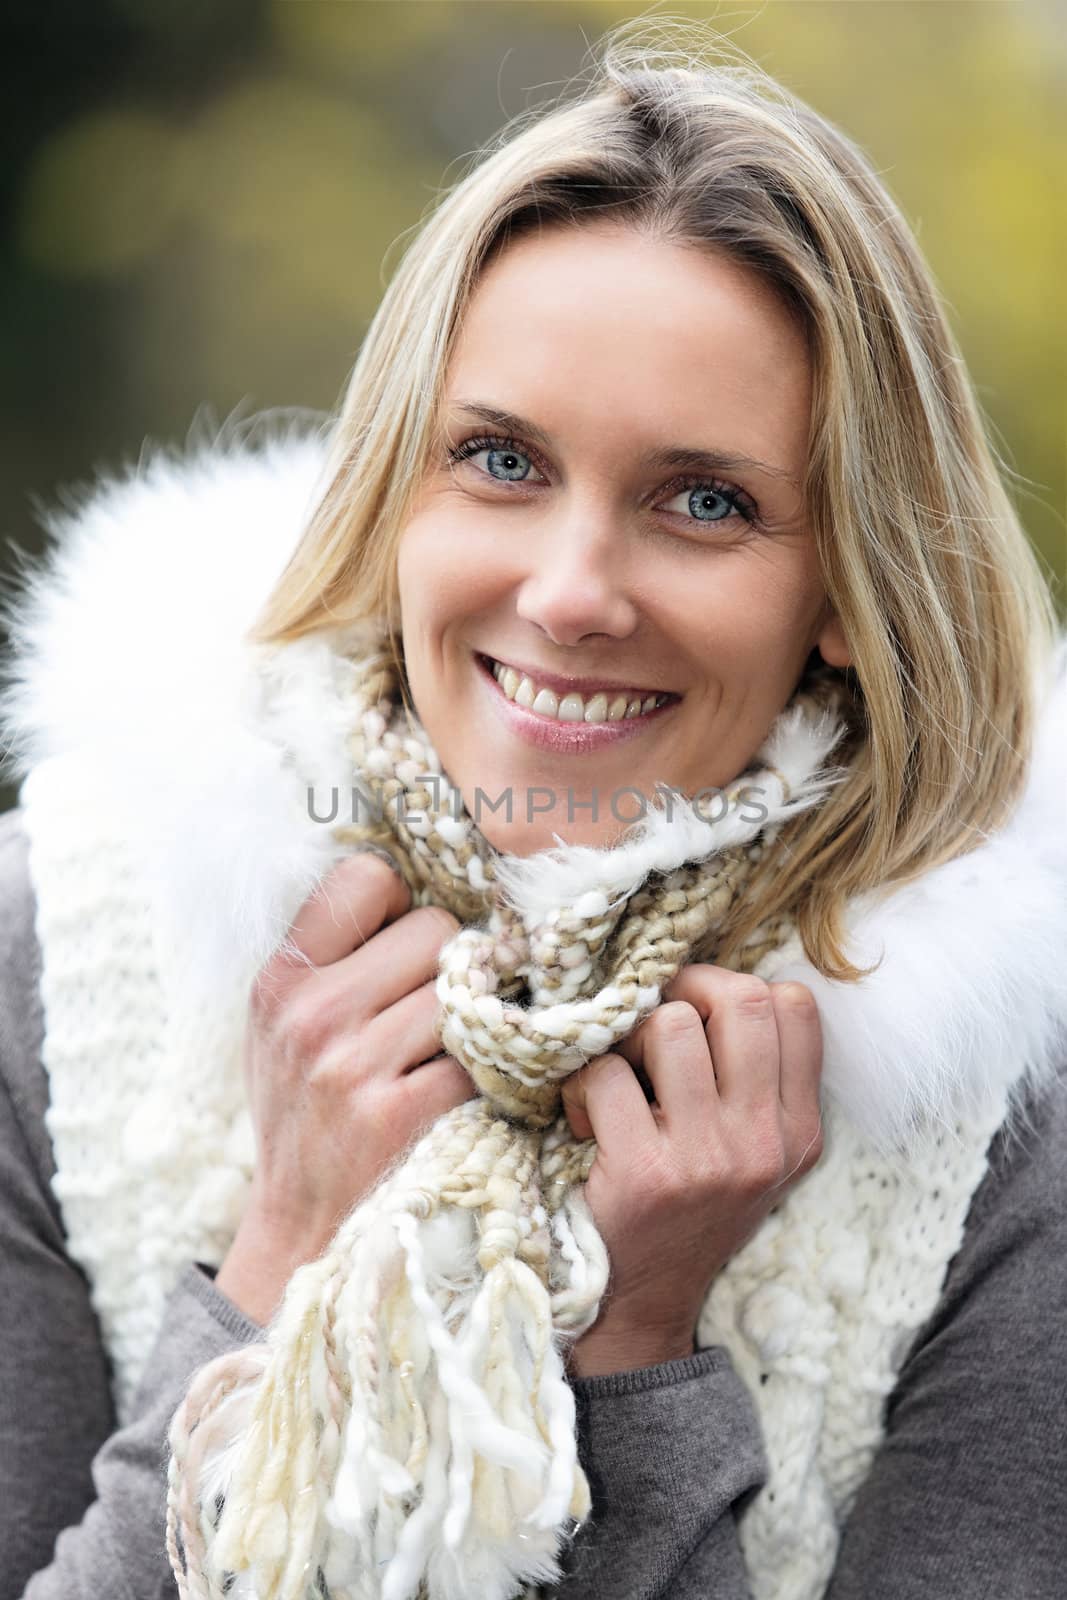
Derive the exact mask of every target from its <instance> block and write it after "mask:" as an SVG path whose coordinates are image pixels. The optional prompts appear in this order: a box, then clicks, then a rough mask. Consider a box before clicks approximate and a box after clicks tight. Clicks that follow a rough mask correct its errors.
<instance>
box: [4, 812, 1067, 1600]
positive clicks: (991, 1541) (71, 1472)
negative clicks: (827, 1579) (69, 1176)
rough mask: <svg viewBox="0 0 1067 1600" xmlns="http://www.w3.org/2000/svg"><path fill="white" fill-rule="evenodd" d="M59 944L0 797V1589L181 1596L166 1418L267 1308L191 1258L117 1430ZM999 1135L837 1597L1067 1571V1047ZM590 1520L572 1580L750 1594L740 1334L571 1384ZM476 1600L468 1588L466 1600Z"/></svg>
mask: <svg viewBox="0 0 1067 1600" xmlns="http://www.w3.org/2000/svg"><path fill="white" fill-rule="evenodd" d="M39 979H40V951H39V948H38V945H37V941H36V937H35V933H34V901H33V892H32V888H31V886H30V882H29V877H28V873H27V863H26V839H25V835H24V833H23V832H22V829H21V825H20V819H19V815H18V813H17V812H13V813H9V814H8V815H6V816H4V817H0V1600H176V1596H177V1586H176V1584H175V1582H174V1579H173V1576H172V1575H171V1571H170V1567H169V1564H168V1561H167V1557H166V1554H165V1549H164V1496H165V1460H166V1443H165V1435H166V1429H167V1425H168V1423H169V1421H170V1418H171V1415H172V1414H173V1411H174V1409H175V1407H176V1406H177V1404H178V1401H179V1399H180V1398H181V1395H182V1393H183V1390H184V1386H185V1384H186V1382H187V1380H188V1379H189V1377H190V1376H191V1374H192V1373H193V1372H194V1371H195V1369H196V1368H197V1367H199V1366H200V1365H202V1364H203V1363H204V1362H205V1361H208V1360H211V1359H212V1358H213V1357H215V1356H217V1355H220V1354H222V1353H223V1352H225V1351H227V1350H232V1349H235V1348H237V1347H238V1346H240V1345H242V1344H245V1343H247V1342H249V1341H251V1340H254V1339H257V1338H262V1336H263V1334H262V1329H260V1328H259V1327H257V1326H256V1324H255V1323H253V1322H251V1321H250V1320H249V1319H248V1318H247V1317H246V1316H244V1315H243V1313H242V1312H240V1311H239V1310H238V1309H237V1307H236V1306H234V1305H233V1304H232V1302H231V1301H229V1300H228V1299H227V1298H226V1296H225V1295H223V1294H222V1293H221V1291H220V1290H218V1289H217V1288H216V1287H215V1285H214V1282H213V1276H214V1274H213V1270H212V1269H211V1268H210V1267H209V1266H206V1265H204V1264H203V1263H200V1262H192V1261H191V1262H189V1263H188V1265H187V1266H186V1268H185V1271H184V1273H183V1275H182V1277H181V1279H180V1280H179V1282H178V1283H177V1285H176V1287H175V1289H174V1291H173V1293H172V1294H171V1296H170V1299H169V1301H168V1303H167V1308H166V1313H165V1316H164V1320H163V1325H162V1328H161V1331H160V1334H159V1338H158V1341H157V1343H156V1346H155V1349H154V1351H153V1353H152V1356H151V1359H150V1361H149V1363H148V1366H147V1368H146V1370H145V1373H144V1376H143V1379H142V1382H141V1385H140V1389H139V1392H138V1396H137V1400H136V1414H135V1417H134V1420H133V1421H132V1422H131V1423H130V1424H129V1425H128V1426H126V1427H124V1428H121V1429H116V1426H115V1416H114V1412H113V1408H112V1403H111V1398H110V1391H109V1385H108V1365H107V1357H106V1355H105V1352H104V1349H103V1346H102V1343H101V1339H100V1331H99V1327H98V1324H97V1320H96V1316H95V1314H94V1312H93V1309H92V1306H91V1303H90V1298H89V1290H88V1284H87V1282H86V1279H85V1277H84V1274H83V1273H82V1271H81V1269H80V1268H79V1267H78V1266H77V1265H76V1264H75V1263H74V1262H73V1261H72V1260H71V1258H70V1257H69V1256H68V1254H67V1252H66V1248H65V1241H64V1233H63V1224H62V1219H61V1216H60V1212H59V1208H58V1205H57V1202H56V1200H55V1197H54V1195H53V1194H52V1190H51V1186H50V1185H51V1178H52V1175H53V1173H54V1171H55V1162H54V1159H53V1155H52V1149H51V1144H50V1140H49V1136H48V1132H47V1129H46V1127H45V1124H44V1113H45V1110H46V1108H47V1104H48V1084H47V1079H46V1076H45V1071H44V1067H43V1065H42V1062H41V1043H42V1036H43V1017H42V1012H41V1004H40V997H39ZM1028 1112H1029V1125H1028V1127H1027V1128H1026V1129H1025V1131H1024V1133H1023V1134H1022V1135H1021V1136H1018V1135H1016V1136H1014V1137H1008V1136H1006V1134H1005V1133H1004V1132H1002V1133H1001V1134H999V1135H998V1136H997V1138H996V1139H995V1140H994V1142H993V1145H992V1146H991V1149H990V1166H989V1171H988V1172H987V1173H986V1176H985V1178H984V1179H983V1182H982V1184H981V1186H980V1188H979V1189H978V1191H977V1193H976V1195H975V1198H974V1200H973V1202H972V1205H971V1210H970V1214H969V1216H968V1221H967V1229H966V1235H965V1239H964V1243H963V1246H962V1248H961V1249H960V1251H959V1252H958V1254H957V1256H956V1257H955V1259H954V1261H953V1262H952V1264H951V1266H950V1268H949V1272H948V1275H947V1278H946V1282H945V1285H944V1290H943V1293H942V1296H941V1300H940V1303H939V1305H938V1306H937V1308H936V1310H935V1312H934V1314H933V1316H932V1317H931V1318H930V1319H929V1321H928V1322H927V1324H926V1325H925V1327H923V1328H922V1329H920V1331H919V1333H918V1335H917V1336H916V1338H915V1339H914V1341H913V1344H912V1346H911V1349H910V1351H909V1353H908V1355H907V1358H906V1360H905V1362H904V1364H903V1367H902V1369H901V1372H900V1376H899V1380H898V1383H897V1386H896V1388H895V1390H894V1391H893V1393H892V1395H891V1396H890V1397H889V1402H888V1407H887V1419H886V1420H887V1431H886V1436H885V1440H884V1442H883V1444H882V1447H881V1449H880V1450H879V1452H878V1455H877V1456H876V1458H875V1462H874V1465H873V1467H872V1469H871V1471H870V1473H869V1474H868V1477H867V1479H866V1480H865V1482H864V1484H863V1486H862V1488H861V1490H860V1493H859V1496H858V1498H857V1500H856V1503H855V1506H854V1508H853V1511H852V1514H851V1517H850V1518H849V1521H848V1523H847V1525H846V1527H845V1530H844V1537H843V1540H842V1544H841V1549H840V1553H839V1557H838V1561H837V1566H836V1569H835V1573H834V1577H833V1579H832V1581H831V1584H830V1587H829V1589H828V1590H827V1600H982V1597H986V1596H988V1597H990V1600H992V1597H996V1600H1061V1597H1062V1596H1063V1594H1064V1593H1065V1590H1067V1577H1065V1566H1067V1399H1065V1388H1064V1382H1063V1371H1064V1367H1065V1358H1067V1220H1065V1219H1067V1068H1065V1070H1064V1073H1063V1075H1062V1076H1061V1078H1060V1080H1059V1081H1058V1082H1057V1084H1056V1085H1055V1087H1054V1089H1053V1090H1052V1091H1051V1092H1048V1093H1046V1094H1044V1095H1043V1096H1042V1097H1041V1098H1040V1099H1039V1100H1038V1099H1035V1100H1033V1101H1032V1102H1031V1103H1030V1105H1029V1107H1028ZM574 1389H575V1394H576V1399H577V1407H578V1430H579V1432H578V1437H579V1451H580V1455H581V1459H582V1463H583V1465H584V1467H585V1470H586V1472H587V1474H588V1477H589V1481H590V1486H591V1490H592V1497H593V1508H594V1510H593V1516H592V1518H591V1519H590V1520H589V1522H587V1523H586V1525H585V1526H584V1527H583V1528H582V1529H581V1530H580V1532H579V1534H578V1536H577V1538H576V1539H575V1541H574V1543H573V1545H572V1546H571V1547H570V1549H569V1551H568V1553H567V1556H566V1558H565V1569H564V1570H565V1577H564V1580H563V1582H562V1583H561V1584H559V1585H558V1586H557V1587H556V1588H555V1589H554V1590H552V1591H551V1593H552V1595H553V1596H554V1597H558V1600H600V1597H604V1600H607V1597H608V1596H610V1597H611V1600H660V1597H662V1600H667V1597H670V1600H745V1597H749V1596H750V1591H749V1587H748V1583H747V1579H746V1576H745V1569H744V1562H743V1560H742V1556H741V1548H740V1544H739V1540H738V1534H737V1522H736V1517H737V1513H738V1512H739V1511H740V1510H741V1509H742V1507H743V1506H744V1505H745V1504H746V1502H747V1500H748V1498H749V1497H750V1496H751V1495H753V1494H755V1493H756V1492H757V1491H758V1489H759V1488H760V1487H761V1486H762V1485H763V1484H764V1482H765V1481H766V1474H767V1463H766V1457H765V1453H764V1448H763V1441H762V1438H761V1435H760V1428H759V1422H758V1418H757V1414H756V1411H755V1408H754V1406H753V1404H752V1401H751V1398H750V1396H749V1395H748V1392H747V1390H746V1389H745V1387H744V1385H743V1384H742V1383H741V1381H740V1380H739V1378H738V1377H737V1374H736V1373H735V1371H734V1368H733V1364H732V1362H731V1359H730V1356H729V1354H728V1353H727V1352H726V1350H724V1349H722V1348H718V1347H713V1348H711V1349H708V1350H702V1351H700V1352H699V1353H698V1354H695V1355H693V1356H691V1357H688V1358H686V1359H683V1360H678V1361H672V1362H669V1363H667V1364H665V1365H663V1366H654V1367H642V1368H639V1369H637V1370H635V1371H632V1372H624V1373H619V1374H616V1375H613V1376H611V1377H602V1378H585V1379H579V1380H577V1381H576V1382H575V1383H574ZM472 1600H473V1597H472Z"/></svg>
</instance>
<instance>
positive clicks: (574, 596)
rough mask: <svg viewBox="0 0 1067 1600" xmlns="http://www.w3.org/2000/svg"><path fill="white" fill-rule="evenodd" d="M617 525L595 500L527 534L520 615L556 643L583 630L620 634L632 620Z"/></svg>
mask: <svg viewBox="0 0 1067 1600" xmlns="http://www.w3.org/2000/svg"><path fill="white" fill-rule="evenodd" d="M621 533H622V530H621V527H620V524H619V522H618V521H616V520H615V519H613V518H612V517H610V516H609V515H608V514H607V513H606V510H605V508H604V507H603V506H602V505H601V506H598V507H596V508H590V506H589V503H588V502H586V503H585V505H584V506H578V505H575V506H574V507H573V508H572V509H571V511H570V512H569V513H561V514H560V515H559V516H557V517H555V518H554V519H553V521H552V524H551V525H550V526H548V527H546V528H545V530H544V536H543V537H537V538H533V539H531V540H530V544H529V552H528V557H527V573H526V576H525V577H524V579H523V580H522V582H521V584H520V586H519V593H518V600H517V607H516V608H517V610H518V614H519V616H520V617H523V618H525V620H526V621H527V622H532V623H534V624H535V625H536V626H537V627H539V628H541V629H542V630H543V631H544V632H545V633H546V634H547V635H548V637H549V638H550V639H551V640H552V641H553V642H554V643H555V644H560V645H574V644H579V643H580V642H581V640H582V639H584V638H585V637H586V636H587V635H589V634H607V635H609V636H610V637H612V638H616V639H624V638H626V637H627V636H628V635H629V634H631V633H632V632H633V630H634V628H635V627H636V626H637V621H638V614H637V607H636V606H635V604H634V602H633V600H632V599H631V598H630V594H629V592H628V583H627V570H628V563H627V562H626V561H625V559H624V552H623V550H622V548H621V543H622V538H621Z"/></svg>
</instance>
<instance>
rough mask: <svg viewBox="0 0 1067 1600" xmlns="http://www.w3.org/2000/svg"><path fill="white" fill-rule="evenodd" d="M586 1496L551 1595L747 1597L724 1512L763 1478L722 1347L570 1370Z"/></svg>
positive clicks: (750, 1415)
mask: <svg viewBox="0 0 1067 1600" xmlns="http://www.w3.org/2000/svg"><path fill="white" fill-rule="evenodd" d="M573 1388H574V1391H575V1399H576V1403H577V1408H578V1416H579V1433H578V1440H579V1454H580V1457H581V1460H582V1465H583V1467H584V1468H585V1471H586V1476H587V1477H588V1479H589V1488H590V1493H591V1497H592V1501H593V1510H592V1514H591V1516H590V1517H589V1519H588V1520H587V1521H586V1522H585V1523H583V1525H582V1527H581V1528H580V1529H579V1530H578V1533H577V1534H576V1536H575V1538H574V1540H573V1542H572V1544H571V1546H570V1548H569V1550H568V1551H567V1555H566V1558H565V1560H564V1562H563V1563H562V1564H563V1569H564V1577H563V1581H562V1582H560V1583H558V1584H557V1585H556V1586H555V1587H554V1588H551V1589H549V1590H547V1591H546V1593H547V1595H550V1596H551V1597H552V1600H557V1597H558V1600H609V1597H610V1600H660V1597H663V1600H667V1597H669V1600H750V1596H751V1590H750V1588H749V1584H748V1577H747V1574H746V1572H745V1567H744V1562H743V1560H742V1557H741V1548H740V1544H739V1542H738V1538H737V1527H736V1521H735V1518H736V1515H737V1513H738V1511H739V1510H740V1509H741V1508H742V1506H743V1505H744V1504H745V1503H746V1502H747V1500H748V1498H749V1497H750V1496H751V1495H753V1494H755V1493H756V1492H757V1490H758V1489H760V1488H761V1487H762V1486H763V1484H764V1483H765V1482H766V1481H767V1459H766V1455H765V1452H764V1446H763V1436H762V1433H761V1431H760V1426H759V1419H758V1416H757V1414H756V1408H755V1405H754V1403H753V1401H752V1397H751V1396H750V1394H749V1392H748V1390H747V1389H746V1387H745V1385H744V1384H743V1382H742V1381H741V1379H740V1378H739V1377H738V1376H737V1373H736V1372H735V1370H734V1365H733V1362H732V1360H731V1358H730V1354H729V1351H727V1350H726V1349H724V1348H722V1347H721V1346H719V1345H712V1346H710V1347H709V1348H708V1349H706V1350H700V1351H697V1352H696V1353H695V1354H694V1355H691V1356H686V1357H683V1358H682V1359H680V1360H678V1361H668V1362H666V1363H664V1364H663V1365H662V1366H656V1367H641V1368H638V1369H637V1370H636V1371H633V1372H619V1373H614V1374H612V1375H611V1376H608V1377H602V1378H578V1379H576V1380H573Z"/></svg>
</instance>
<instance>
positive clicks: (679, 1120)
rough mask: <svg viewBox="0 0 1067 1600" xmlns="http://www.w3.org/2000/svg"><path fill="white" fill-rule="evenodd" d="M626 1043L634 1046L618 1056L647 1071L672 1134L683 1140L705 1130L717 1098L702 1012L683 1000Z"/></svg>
mask: <svg viewBox="0 0 1067 1600" xmlns="http://www.w3.org/2000/svg"><path fill="white" fill-rule="evenodd" d="M624 1044H625V1045H628V1046H629V1047H630V1048H629V1049H628V1050H625V1051H623V1050H622V1049H621V1048H620V1054H623V1053H624V1054H625V1056H626V1060H627V1061H629V1062H630V1064H631V1065H632V1066H634V1067H636V1068H643V1070H644V1072H645V1073H646V1075H647V1077H648V1080H649V1083H650V1085H651V1088H652V1092H653V1094H654V1095H655V1097H656V1104H657V1106H658V1108H659V1120H660V1122H661V1124H662V1127H663V1129H664V1131H665V1132H666V1133H667V1134H668V1136H669V1137H671V1138H672V1139H679V1138H680V1139H683V1140H684V1139H686V1138H687V1137H689V1136H691V1135H692V1134H693V1133H694V1131H698V1132H699V1131H701V1130H706V1129H707V1127H708V1125H709V1122H710V1120H711V1118H712V1117H713V1116H714V1113H715V1106H716V1104H717V1102H718V1098H719V1094H718V1089H717V1088H716V1084H715V1073H714V1070H713V1068H712V1064H711V1054H710V1051H709V1048H708V1041H707V1037H706V1035H705V1032H704V1023H703V1020H702V1018H701V1017H700V1015H699V1013H698V1012H697V1011H696V1010H695V1009H694V1008H693V1007H692V1006H691V1005H689V1004H688V1003H686V1002H684V1001H678V1000H672V1001H668V1002H666V1003H665V1004H664V1005H661V1006H660V1007H659V1008H658V1010H656V1011H654V1012H653V1013H652V1015H651V1016H650V1017H649V1018H647V1020H646V1021H645V1022H643V1023H642V1024H641V1026H640V1027H639V1028H636V1029H635V1030H634V1032H633V1033H632V1034H631V1035H630V1037H629V1038H628V1039H627V1040H625V1041H624ZM635 1057H636V1060H635ZM653 1117H655V1113H653Z"/></svg>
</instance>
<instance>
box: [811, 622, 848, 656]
mask: <svg viewBox="0 0 1067 1600" xmlns="http://www.w3.org/2000/svg"><path fill="white" fill-rule="evenodd" d="M815 645H816V648H817V649H818V652H819V654H820V655H821V656H822V658H823V660H824V661H825V662H826V664H827V666H828V667H850V666H851V665H852V652H851V651H850V650H849V648H848V643H847V641H846V639H845V630H844V628H843V627H842V626H841V619H840V618H839V616H838V615H837V612H836V611H831V612H830V613H829V615H828V617H827V619H826V621H825V622H824V623H823V626H822V630H821V632H820V633H819V637H818V638H817V639H816V641H815Z"/></svg>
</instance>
